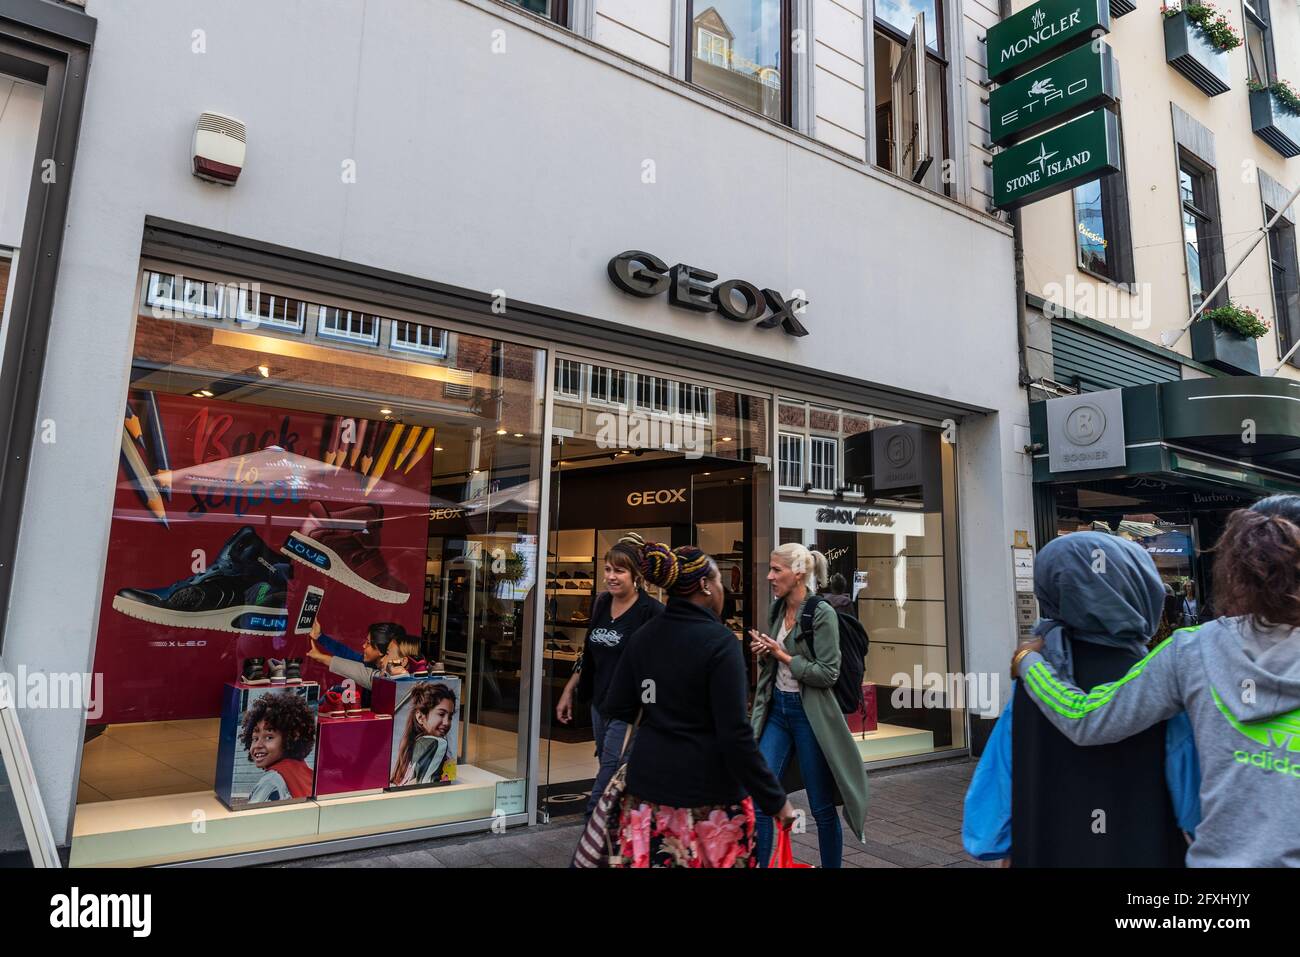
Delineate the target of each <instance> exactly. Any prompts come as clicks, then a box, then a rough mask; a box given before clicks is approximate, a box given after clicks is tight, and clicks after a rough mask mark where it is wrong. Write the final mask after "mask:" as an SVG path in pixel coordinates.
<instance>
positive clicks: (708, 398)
mask: <svg viewBox="0 0 1300 957" xmlns="http://www.w3.org/2000/svg"><path fill="white" fill-rule="evenodd" d="M676 385H677V390H676V391H677V412H678V414H679V415H681V417H682V418H683V419H691V420H693V421H695V422H699V423H701V424H703V425H708V424H709V423H711V422H712V421H713V389H712V388H711V387H710V386H707V385H701V384H700V383H698V382H684V381H678V382H677V383H676ZM697 392H698V393H699V394H702V395H703V396H704V411H703V412H700V411H699V410H698V409H696V408H695V403H694V402H691V403H690V406H689V407H688V406H687V402H686V396H688V395H693V394H695V393H697Z"/></svg>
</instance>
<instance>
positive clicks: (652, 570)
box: [604, 543, 794, 867]
mask: <svg viewBox="0 0 1300 957" xmlns="http://www.w3.org/2000/svg"><path fill="white" fill-rule="evenodd" d="M641 572H642V574H643V575H644V576H645V579H646V581H648V582H650V583H651V584H653V585H657V586H659V587H660V588H662V589H664V590H665V591H666V592H667V593H668V604H667V606H666V608H665V610H664V612H663V614H661V615H659V616H658V617H657V618H655V619H653V620H652V621H650V622H649V623H647V624H646V625H644V626H643V627H642V628H641V629H640V630H638V631H637V632H636V633H635V634H634V635H632V636H631V638H630V639H629V640H628V641H627V646H626V648H625V649H624V651H623V654H622V657H621V658H620V660H619V664H618V669H617V670H616V671H615V673H614V678H613V680H612V682H611V683H610V687H609V690H608V691H607V692H606V695H605V709H604V710H605V716H606V717H607V718H609V719H611V720H621V721H627V722H633V721H636V720H637V716H638V714H640V721H641V723H640V729H639V730H638V731H637V740H636V748H635V750H633V751H632V752H631V755H630V756H629V757H628V760H627V772H626V773H627V788H626V791H625V792H624V795H623V801H622V804H621V805H620V807H619V814H618V820H617V823H616V825H614V826H616V827H617V835H616V844H617V847H618V851H619V859H618V860H617V861H615V862H614V866H616V867H753V866H754V865H755V863H756V861H755V858H754V840H755V813H754V806H755V805H757V806H758V809H759V811H760V812H761V813H762V814H763V815H766V816H777V817H779V818H780V820H781V821H782V823H783V825H785V824H788V823H789V822H792V821H793V820H794V808H793V807H792V806H791V805H790V802H789V801H788V800H787V799H786V795H785V792H784V791H782V790H781V785H780V783H779V782H778V781H777V780H776V777H775V776H774V775H773V774H772V772H771V771H770V770H769V769H768V767H767V764H766V762H765V761H764V760H763V756H762V755H761V754H759V752H758V745H757V743H756V742H755V740H754V736H753V733H752V732H751V731H750V727H749V722H748V721H747V720H746V717H745V701H746V691H747V680H746V676H745V660H744V654H743V652H742V650H741V643H740V642H739V641H737V640H736V636H735V635H734V634H732V632H731V630H730V629H729V628H727V627H726V626H725V625H724V624H723V623H722V621H721V619H720V618H719V615H720V613H721V611H722V602H723V590H722V576H721V575H719V573H718V566H717V563H716V562H714V560H713V559H712V558H710V557H709V556H708V555H706V554H705V553H704V552H702V551H700V550H699V549H698V548H695V547H693V546H690V545H684V546H682V547H680V548H676V549H674V548H670V547H669V546H667V545H664V544H661V543H651V544H649V545H646V546H645V549H644V551H643V553H642V561H641Z"/></svg>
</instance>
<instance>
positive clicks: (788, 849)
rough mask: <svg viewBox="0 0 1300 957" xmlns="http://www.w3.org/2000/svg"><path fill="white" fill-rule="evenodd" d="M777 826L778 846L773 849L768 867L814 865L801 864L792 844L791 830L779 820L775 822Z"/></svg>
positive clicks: (808, 865) (809, 865)
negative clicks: (795, 855) (795, 856)
mask: <svg viewBox="0 0 1300 957" xmlns="http://www.w3.org/2000/svg"><path fill="white" fill-rule="evenodd" d="M774 824H775V826H776V847H774V848H773V849H772V860H771V861H769V862H768V865H767V866H768V867H770V868H775V867H785V868H791V867H812V865H811V864H801V863H800V862H799V861H796V860H795V859H794V848H793V847H792V846H791V844H790V831H789V829H788V828H784V827H782V826H781V825H780V823H779V822H774Z"/></svg>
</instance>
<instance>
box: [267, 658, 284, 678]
mask: <svg viewBox="0 0 1300 957" xmlns="http://www.w3.org/2000/svg"><path fill="white" fill-rule="evenodd" d="M266 670H267V671H268V672H270V674H271V684H273V685H282V684H284V683H285V681H286V678H285V670H286V669H285V664H284V659H283V658H267V659H266Z"/></svg>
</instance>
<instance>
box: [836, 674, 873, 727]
mask: <svg viewBox="0 0 1300 957" xmlns="http://www.w3.org/2000/svg"><path fill="white" fill-rule="evenodd" d="M844 720H845V721H847V722H848V723H849V730H850V731H852V732H853V733H854V734H866V733H868V732H871V731H875V730H876V727H877V721H876V686H875V685H873V684H865V685H863V686H862V707H861V708H859V709H858V710H857V711H855V712H854V713H853V714H846V715H845V716H844Z"/></svg>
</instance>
